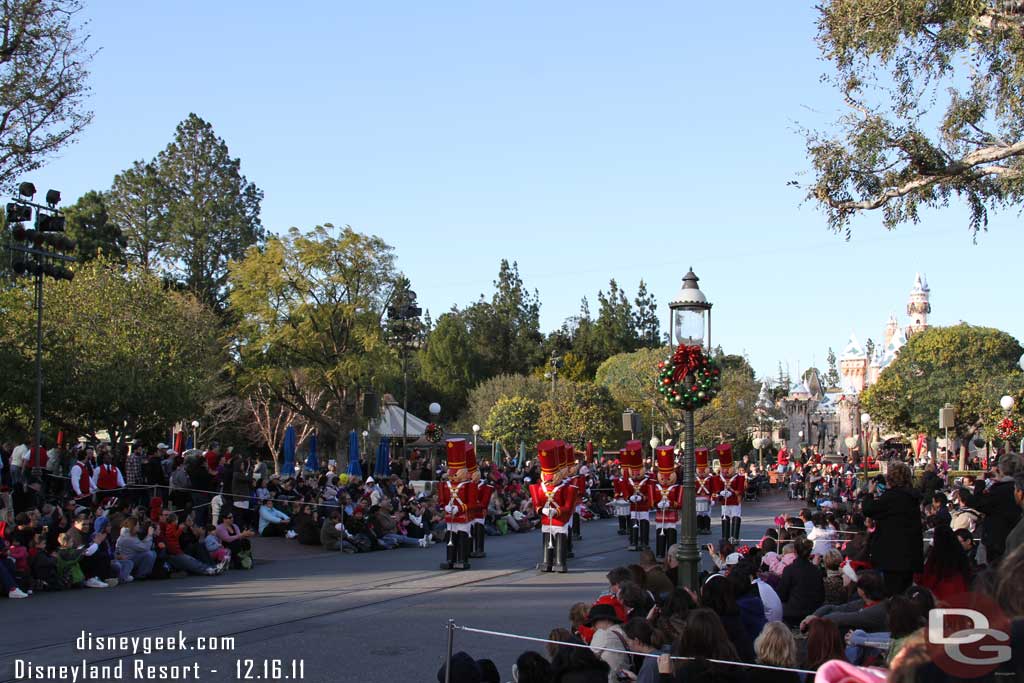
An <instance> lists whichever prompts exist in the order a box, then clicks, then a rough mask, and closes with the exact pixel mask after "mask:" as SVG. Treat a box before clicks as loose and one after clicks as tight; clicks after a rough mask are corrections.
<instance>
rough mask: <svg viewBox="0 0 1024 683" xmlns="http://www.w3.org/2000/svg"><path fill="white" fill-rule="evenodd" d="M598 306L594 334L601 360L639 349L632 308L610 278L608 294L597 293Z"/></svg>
mask: <svg viewBox="0 0 1024 683" xmlns="http://www.w3.org/2000/svg"><path fill="white" fill-rule="evenodd" d="M597 301H598V304H599V307H598V314H597V322H596V323H595V332H596V336H597V339H598V344H599V347H600V349H601V355H602V357H603V358H610V357H611V356H614V355H615V354H617V353H629V352H630V351H635V350H636V349H638V348H639V347H640V339H639V338H638V336H637V330H636V327H635V326H634V319H633V307H632V306H631V305H630V303H629V299H628V298H626V292H625V291H624V290H622V289H619V284H618V283H617V282H616V281H615V279H614V278H612V279H611V280H610V281H609V282H608V293H607V294H605V293H604V292H603V291H599V292H598V293H597Z"/></svg>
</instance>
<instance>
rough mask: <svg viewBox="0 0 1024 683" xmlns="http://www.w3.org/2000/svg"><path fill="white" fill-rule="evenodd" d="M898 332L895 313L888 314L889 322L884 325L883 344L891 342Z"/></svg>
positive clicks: (886, 344)
mask: <svg viewBox="0 0 1024 683" xmlns="http://www.w3.org/2000/svg"><path fill="white" fill-rule="evenodd" d="M899 333H900V323H899V321H898V320H896V314H895V313H890V314H889V322H888V323H887V324H886V326H885V346H889V344H891V343H892V340H893V338H894V337H896V335H897V334H899Z"/></svg>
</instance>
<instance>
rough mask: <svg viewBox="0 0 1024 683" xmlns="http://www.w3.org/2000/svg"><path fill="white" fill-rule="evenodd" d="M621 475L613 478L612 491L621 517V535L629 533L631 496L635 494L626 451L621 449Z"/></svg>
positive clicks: (619, 460)
mask: <svg viewBox="0 0 1024 683" xmlns="http://www.w3.org/2000/svg"><path fill="white" fill-rule="evenodd" d="M616 463H617V464H618V466H619V476H617V477H615V478H614V479H612V492H613V494H614V499H613V500H612V505H614V506H615V516H616V517H618V519H619V535H620V536H628V535H629V511H630V504H629V497H630V496H631V495H633V487H632V486H630V484H629V465H628V464H627V462H626V451H625V450H621V451H619V457H618V460H616Z"/></svg>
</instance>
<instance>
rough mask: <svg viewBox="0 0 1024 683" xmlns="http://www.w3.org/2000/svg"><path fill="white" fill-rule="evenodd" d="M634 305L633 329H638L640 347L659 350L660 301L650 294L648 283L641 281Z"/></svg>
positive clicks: (660, 341) (660, 340)
mask: <svg viewBox="0 0 1024 683" xmlns="http://www.w3.org/2000/svg"><path fill="white" fill-rule="evenodd" d="M633 305H634V306H636V309H635V310H634V312H633V327H634V328H635V329H636V335H637V338H638V339H639V342H640V346H642V347H644V348H647V349H656V348H658V347H659V346H661V344H662V339H661V319H660V318H659V317H658V301H657V300H656V299H655V298H654V294H651V293H648V291H647V283H646V282H644V281H643V280H640V286H639V287H638V288H637V290H636V299H634V300H633Z"/></svg>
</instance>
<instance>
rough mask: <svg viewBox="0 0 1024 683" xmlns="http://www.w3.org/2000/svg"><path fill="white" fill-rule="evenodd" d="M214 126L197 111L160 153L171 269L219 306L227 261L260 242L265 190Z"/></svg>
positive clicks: (161, 182) (185, 121)
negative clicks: (245, 173) (246, 173)
mask: <svg viewBox="0 0 1024 683" xmlns="http://www.w3.org/2000/svg"><path fill="white" fill-rule="evenodd" d="M240 167H241V162H240V161H239V159H237V158H232V157H231V154H230V153H229V152H228V146H227V144H226V143H225V142H224V140H223V139H221V138H219V137H217V134H216V133H215V132H214V130H213V126H211V125H210V124H209V123H207V122H206V121H204V120H203V119H201V118H199V117H198V116H196V115H195V114H189V115H188V118H186V119H185V120H184V121H182V122H181V123H179V124H178V127H177V130H176V131H175V134H174V140H172V141H171V143H170V144H169V145H168V146H167V148H166V149H164V150H163V151H162V152H160V154H159V155H158V156H157V160H156V169H157V177H158V179H159V182H160V185H161V189H162V190H163V192H164V196H165V197H166V200H167V206H166V210H167V228H168V233H167V254H168V256H169V257H170V258H169V260H170V263H171V268H172V272H173V273H174V274H175V275H177V276H178V277H179V278H180V279H181V280H182V281H184V282H185V283H186V285H187V286H188V288H189V289H190V290H191V291H193V292H195V293H196V295H197V296H198V297H199V298H200V299H201V300H203V301H205V302H207V303H208V304H210V305H211V306H213V307H214V308H219V307H220V306H221V305H222V304H223V302H224V297H225V295H226V286H227V282H228V263H229V262H230V261H231V260H237V259H240V258H242V256H243V255H244V254H245V250H246V249H248V248H249V247H250V246H252V245H254V244H259V243H260V242H262V240H263V237H264V230H263V225H262V224H261V223H260V202H262V201H263V192H262V191H261V190H260V189H259V188H257V187H256V186H255V185H254V184H252V183H250V182H249V181H248V180H246V178H245V176H243V175H242V174H241V171H240Z"/></svg>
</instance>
